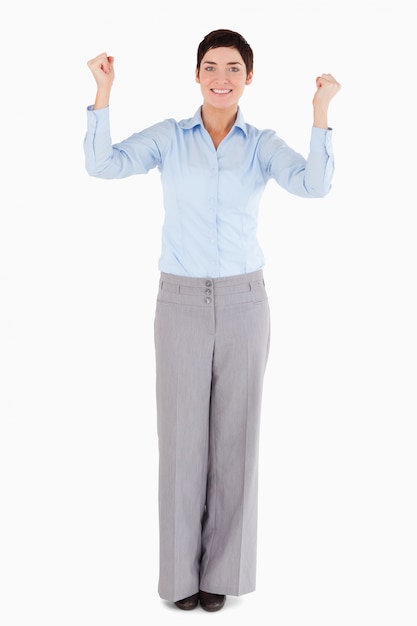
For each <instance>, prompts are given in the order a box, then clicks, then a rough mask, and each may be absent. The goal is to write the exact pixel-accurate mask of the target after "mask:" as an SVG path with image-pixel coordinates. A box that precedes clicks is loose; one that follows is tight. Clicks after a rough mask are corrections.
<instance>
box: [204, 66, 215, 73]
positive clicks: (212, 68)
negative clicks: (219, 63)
mask: <svg viewBox="0 0 417 626" xmlns="http://www.w3.org/2000/svg"><path fill="white" fill-rule="evenodd" d="M205 70H206V71H207V72H214V67H213V65H207V66H206V67H205Z"/></svg>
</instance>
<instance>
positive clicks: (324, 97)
mask: <svg viewBox="0 0 417 626" xmlns="http://www.w3.org/2000/svg"><path fill="white" fill-rule="evenodd" d="M316 87H317V91H316V93H315V94H314V97H313V126H315V127H316V128H324V129H327V128H328V127H329V125H328V121H327V112H328V109H329V104H330V101H331V100H332V98H334V96H335V95H336V94H337V92H338V91H339V90H340V87H341V85H340V83H338V82H337V80H336V79H335V78H334V77H333V76H332V75H331V74H322V75H321V76H318V77H317V78H316Z"/></svg>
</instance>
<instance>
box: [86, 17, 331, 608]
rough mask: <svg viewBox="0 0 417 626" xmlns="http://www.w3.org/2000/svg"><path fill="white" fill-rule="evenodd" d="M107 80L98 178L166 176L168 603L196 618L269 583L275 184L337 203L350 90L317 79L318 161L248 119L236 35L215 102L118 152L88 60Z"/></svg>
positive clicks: (204, 56)
mask: <svg viewBox="0 0 417 626" xmlns="http://www.w3.org/2000/svg"><path fill="white" fill-rule="evenodd" d="M88 66H89V68H90V70H91V71H92V73H93V76H94V78H95V80H96V83H97V94H96V99H95V103H94V105H93V106H90V107H88V111H87V116H88V129H87V134H86V136H85V141H84V149H85V156H86V168H87V171H88V173H89V174H90V175H91V176H97V177H100V178H122V177H126V176H131V175H134V174H145V173H146V172H148V171H149V170H150V169H152V168H155V167H157V168H158V169H159V170H160V173H161V182H162V186H163V193H164V209H165V220H164V225H163V232H162V250H161V256H160V260H159V270H160V273H161V274H160V283H159V292H158V298H157V307H156V315H155V350H156V398H157V400H156V403H157V422H158V441H159V522H160V524H159V525H160V574H159V586H158V591H159V594H160V596H161V597H162V598H164V599H166V600H168V601H171V602H175V604H176V605H177V606H178V607H179V608H181V609H184V610H189V609H193V608H195V607H196V606H197V605H198V603H199V602H200V605H201V606H202V608H203V609H205V610H207V611H217V610H219V609H221V608H222V607H223V606H224V603H225V600H226V595H242V594H246V593H249V592H251V591H253V590H254V589H255V577H256V532H257V529H256V524H257V498H258V496H257V481H258V448H259V445H258V444H259V423H260V410H261V396H262V383H263V376H264V371H265V366H266V362H267V357H268V350H269V308H268V300H267V294H266V290H265V285H264V280H263V273H262V268H263V264H264V257H263V254H262V251H261V249H260V247H259V244H258V242H257V239H256V229H257V219H258V206H259V203H260V198H261V194H262V192H263V190H264V188H265V186H266V184H267V183H268V181H269V180H270V179H274V180H275V181H276V182H277V183H278V184H279V185H280V186H282V187H283V188H284V189H286V190H288V191H289V192H290V193H292V194H296V195H299V196H303V197H305V198H317V197H323V196H325V195H326V194H327V193H328V192H329V191H330V189H331V180H332V176H333V168H334V165H333V156H332V150H331V134H332V131H331V129H329V128H328V123H327V111H328V106H329V103H330V101H331V99H332V98H333V96H334V95H335V94H336V93H337V92H338V90H339V89H340V85H339V84H338V82H337V81H336V80H335V79H334V78H333V76H331V75H330V74H323V75H322V76H320V77H319V78H317V79H316V86H317V90H316V93H315V95H314V98H313V128H312V131H311V142H310V153H309V155H308V158H307V159H305V158H304V157H303V156H301V155H300V154H298V153H296V152H295V151H294V150H292V149H291V148H290V147H289V146H288V145H287V144H286V143H285V142H284V141H283V140H282V139H280V138H279V137H278V136H277V135H276V133H275V132H274V131H272V130H258V129H257V128H255V127H253V126H251V125H249V124H247V123H245V121H244V119H243V115H242V112H241V110H240V108H239V100H240V98H241V96H242V94H243V91H244V89H245V87H246V85H250V84H251V82H252V77H253V52H252V49H251V47H250V46H249V44H248V43H247V42H246V40H245V39H244V38H243V37H242V36H241V35H240V34H239V33H236V32H234V31H231V30H223V29H222V30H216V31H213V32H210V33H209V34H208V35H207V36H206V37H204V39H203V40H202V41H201V43H200V44H199V46H198V50H197V66H196V71H195V78H196V81H197V83H198V84H199V85H200V88H201V93H202V97H203V102H202V105H201V107H200V108H199V109H198V110H197V112H196V113H195V115H194V116H193V117H192V118H190V119H185V120H182V121H179V122H177V121H175V120H173V119H167V120H164V121H162V122H160V123H157V124H155V125H153V126H151V127H150V128H147V129H145V130H143V131H141V132H139V133H135V134H133V135H132V136H131V137H129V138H127V139H125V140H124V141H122V142H120V143H117V144H114V145H112V144H111V139H110V130H109V108H108V107H109V99H110V92H111V88H112V84H113V80H114V59H113V57H111V56H107V54H106V53H102V54H100V55H98V56H97V57H95V58H94V59H92V60H91V61H89V62H88Z"/></svg>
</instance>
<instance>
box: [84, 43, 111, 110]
mask: <svg viewBox="0 0 417 626" xmlns="http://www.w3.org/2000/svg"><path fill="white" fill-rule="evenodd" d="M87 65H88V67H89V68H90V70H91V72H92V74H93V76H94V79H95V81H96V83H97V93H96V99H95V102H94V110H97V109H104V108H105V107H107V106H109V101H110V92H111V88H112V85H113V81H114V57H110V56H107V53H106V52H102V53H101V54H99V55H97V56H96V57H94V59H90V61H88V62H87Z"/></svg>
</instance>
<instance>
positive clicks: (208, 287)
mask: <svg viewBox="0 0 417 626" xmlns="http://www.w3.org/2000/svg"><path fill="white" fill-rule="evenodd" d="M212 286H213V283H212V281H211V280H206V289H205V291H204V293H205V294H206V297H205V298H204V302H205V303H206V304H211V302H212V298H211V297H210V296H211V295H212V293H213V292H212V290H211V287H212Z"/></svg>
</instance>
